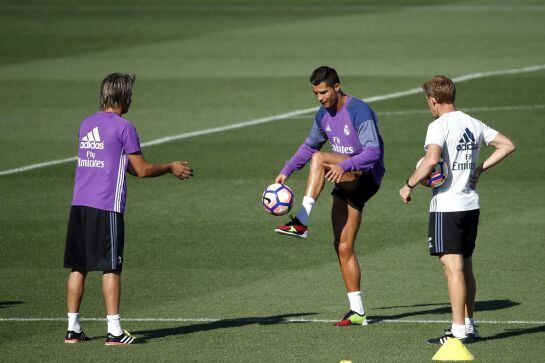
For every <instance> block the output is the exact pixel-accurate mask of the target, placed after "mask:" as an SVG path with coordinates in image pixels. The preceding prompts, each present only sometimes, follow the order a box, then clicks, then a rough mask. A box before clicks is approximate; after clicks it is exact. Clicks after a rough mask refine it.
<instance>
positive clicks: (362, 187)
mask: <svg viewBox="0 0 545 363" xmlns="http://www.w3.org/2000/svg"><path fill="white" fill-rule="evenodd" d="M379 188H380V185H378V184H377V183H376V182H375V179H373V176H372V175H371V174H369V173H363V174H362V175H361V176H360V177H359V178H358V185H357V187H356V188H355V189H354V190H346V189H343V188H341V187H339V186H338V185H337V184H335V188H333V191H332V192H331V195H334V196H336V197H338V198H340V199H342V200H344V201H345V202H346V203H347V204H348V205H350V206H351V207H354V208H356V209H357V210H359V211H361V210H363V207H364V206H365V203H366V202H367V201H368V200H369V199H371V197H372V196H373V195H375V194H376V193H377V192H378V190H379Z"/></svg>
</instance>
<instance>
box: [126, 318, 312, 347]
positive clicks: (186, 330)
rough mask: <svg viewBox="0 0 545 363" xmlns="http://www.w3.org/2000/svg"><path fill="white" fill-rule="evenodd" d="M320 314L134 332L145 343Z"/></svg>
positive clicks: (283, 322) (235, 320)
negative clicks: (174, 336)
mask: <svg viewBox="0 0 545 363" xmlns="http://www.w3.org/2000/svg"><path fill="white" fill-rule="evenodd" d="M317 314H318V313H293V314H282V315H273V316H266V317H246V318H235V319H222V320H217V321H211V322H206V323H200V324H191V325H183V326H177V327H173V328H163V329H153V330H139V331H133V332H132V333H133V334H134V335H136V337H137V339H138V342H139V343H145V342H146V341H148V340H152V339H158V338H163V337H168V336H171V335H184V334H192V333H197V332H203V331H208V330H216V329H226V328H238V327H241V326H246V325H253V324H257V325H273V324H285V323H290V324H291V323H305V321H297V320H290V319H293V318H296V317H301V316H308V315H317Z"/></svg>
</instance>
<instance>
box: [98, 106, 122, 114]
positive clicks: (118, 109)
mask: <svg viewBox="0 0 545 363" xmlns="http://www.w3.org/2000/svg"><path fill="white" fill-rule="evenodd" d="M102 112H113V113H115V114H116V115H117V116H121V115H122V113H123V112H122V110H121V107H115V108H114V107H108V108H106V109H104V110H102Z"/></svg>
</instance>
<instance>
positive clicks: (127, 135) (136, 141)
mask: <svg viewBox="0 0 545 363" xmlns="http://www.w3.org/2000/svg"><path fill="white" fill-rule="evenodd" d="M121 143H122V144H123V150H125V153H126V154H134V153H137V152H139V151H140V138H139V137H138V133H137V132H136V128H135V127H134V125H133V124H132V123H127V126H126V127H124V128H123V129H122V130H121Z"/></svg>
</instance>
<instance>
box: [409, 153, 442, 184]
mask: <svg viewBox="0 0 545 363" xmlns="http://www.w3.org/2000/svg"><path fill="white" fill-rule="evenodd" d="M422 160H424V158H422V159H420V160H419V161H418V163H416V168H417V169H418V166H420V163H422ZM447 177H448V166H447V163H445V162H444V161H443V159H441V160H439V162H438V163H437V164H435V166H434V167H433V169H432V171H431V172H430V173H429V174H428V176H427V177H425V178H424V179H423V180H422V181H421V182H420V184H422V185H424V186H426V187H430V188H437V187H439V186H441V185H443V183H444V182H445V180H447Z"/></svg>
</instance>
